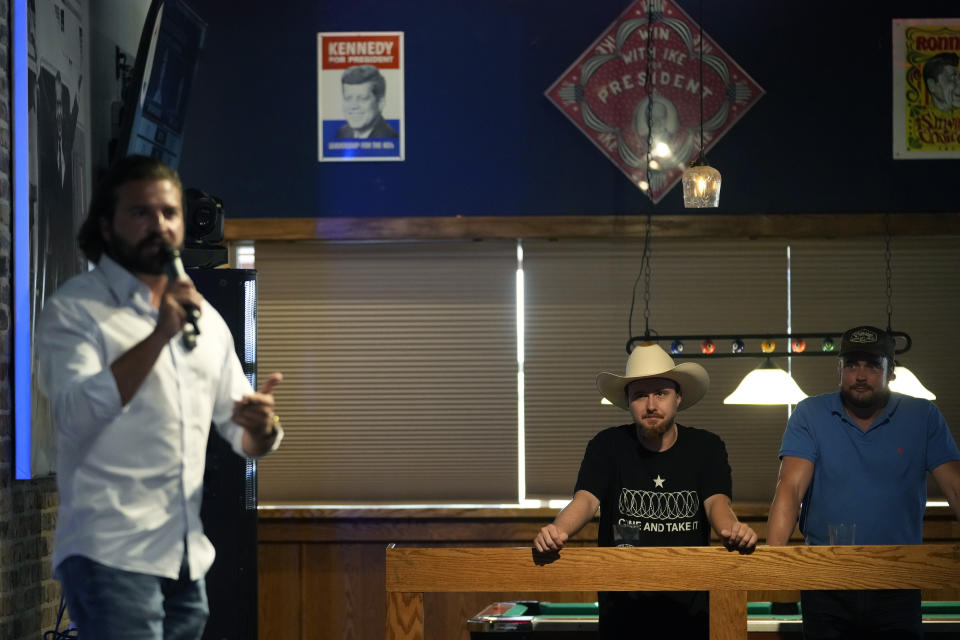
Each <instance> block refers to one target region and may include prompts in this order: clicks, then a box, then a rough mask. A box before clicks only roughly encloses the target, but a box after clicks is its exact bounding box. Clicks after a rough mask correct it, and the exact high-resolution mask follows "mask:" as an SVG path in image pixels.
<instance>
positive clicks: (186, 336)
mask: <svg viewBox="0 0 960 640" xmlns="http://www.w3.org/2000/svg"><path fill="white" fill-rule="evenodd" d="M166 251H167V255H168V256H169V257H168V259H167V263H166V265H165V269H164V270H165V271H166V274H167V277H168V278H169V279H170V280H190V276H188V275H187V271H186V269H184V268H183V260H181V259H180V250H179V249H177V248H176V247H173V246H170V245H167V247H166ZM182 306H183V310H184V311H186V312H187V324H185V325H183V333H182V334H181V341H182V342H183V348H184V349H186V350H187V351H192V350H193V349H194V348H195V347H196V346H197V336H198V335H200V328H199V327H198V326H197V320H199V319H200V309H198V308H197V307H196V306H194V305H193V304H190V303H185V304H183V305H182Z"/></svg>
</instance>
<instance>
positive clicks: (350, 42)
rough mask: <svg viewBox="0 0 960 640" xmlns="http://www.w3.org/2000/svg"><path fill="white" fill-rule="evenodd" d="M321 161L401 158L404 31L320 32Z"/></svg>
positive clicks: (318, 83) (319, 126) (319, 125)
mask: <svg viewBox="0 0 960 640" xmlns="http://www.w3.org/2000/svg"><path fill="white" fill-rule="evenodd" d="M317 91H318V95H317V114H318V116H317V123H318V127H317V130H318V134H319V138H320V140H319V160H320V161H321V162H355V161H371V160H403V150H404V142H405V135H404V117H403V32H400V31H389V32H388V31H381V32H351V33H318V34H317Z"/></svg>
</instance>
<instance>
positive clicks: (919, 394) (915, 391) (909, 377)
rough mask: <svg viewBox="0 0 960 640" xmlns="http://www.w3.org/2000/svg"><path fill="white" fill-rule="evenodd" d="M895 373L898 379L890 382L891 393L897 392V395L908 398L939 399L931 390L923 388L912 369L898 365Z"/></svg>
mask: <svg viewBox="0 0 960 640" xmlns="http://www.w3.org/2000/svg"><path fill="white" fill-rule="evenodd" d="M893 372H894V374H896V377H895V378H894V379H893V380H891V381H890V384H889V387H890V390H891V391H896V392H897V393H902V394H904V395H907V396H914V397H915V398H926V399H927V400H936V399H937V396H935V395H934V394H933V392H932V391H930V389H927V388H926V387H925V386H923V384H922V383H921V382H920V380H919V379H918V378H917V376H915V375H913V372H912V371H910V369H907V368H906V367H903V366H900V365H897V367H896V368H895V369H894V370H893Z"/></svg>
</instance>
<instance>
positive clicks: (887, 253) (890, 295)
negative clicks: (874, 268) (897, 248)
mask: <svg viewBox="0 0 960 640" xmlns="http://www.w3.org/2000/svg"><path fill="white" fill-rule="evenodd" d="M883 226H884V229H883V236H884V254H883V257H884V260H885V262H886V267H887V270H886V276H887V331H890V330H891V328H892V327H893V268H892V267H891V266H890V258H891V252H890V236H891V233H890V214H889V213H887V214H885V215H884V225H883Z"/></svg>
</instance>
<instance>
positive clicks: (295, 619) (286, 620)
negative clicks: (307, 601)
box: [257, 542, 316, 640]
mask: <svg viewBox="0 0 960 640" xmlns="http://www.w3.org/2000/svg"><path fill="white" fill-rule="evenodd" d="M302 553H303V545H301V544H285V543H281V544H276V543H271V542H261V543H260V544H259V548H258V554H257V555H258V563H259V567H258V570H257V576H258V599H257V603H258V610H257V617H258V628H259V632H258V637H259V640H288V639H289V638H302V637H305V636H303V635H302V626H301V620H300V618H301V612H302V611H303V602H301V593H302V585H301V582H302V579H301V578H302V572H301V563H300V556H301V554H302ZM315 637H316V636H315Z"/></svg>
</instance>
